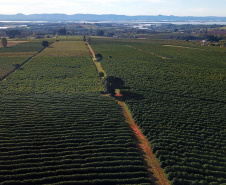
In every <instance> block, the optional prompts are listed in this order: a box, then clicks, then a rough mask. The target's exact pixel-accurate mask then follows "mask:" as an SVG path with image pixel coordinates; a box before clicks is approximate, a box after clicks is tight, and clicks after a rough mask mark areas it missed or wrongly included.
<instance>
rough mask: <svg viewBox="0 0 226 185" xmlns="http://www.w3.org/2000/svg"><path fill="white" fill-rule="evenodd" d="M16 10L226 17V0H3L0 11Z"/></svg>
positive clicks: (15, 11)
mask: <svg viewBox="0 0 226 185" xmlns="http://www.w3.org/2000/svg"><path fill="white" fill-rule="evenodd" d="M17 13H23V14H41V13H63V14H68V15H72V14H79V13H81V14H87V13H88V14H117V15H159V14H161V15H175V16H221V17H226V0H34V1H33V0H0V14H17Z"/></svg>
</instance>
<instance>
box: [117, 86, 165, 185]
mask: <svg viewBox="0 0 226 185" xmlns="http://www.w3.org/2000/svg"><path fill="white" fill-rule="evenodd" d="M115 96H116V97H117V98H118V104H119V105H120V107H121V108H122V113H123V115H124V116H125V118H126V119H127V121H128V123H129V124H130V128H131V130H132V131H133V133H134V134H135V136H136V140H137V141H138V148H139V150H140V153H141V155H142V157H143V160H144V162H145V165H146V167H147V169H148V172H149V176H150V177H151V179H152V180H153V181H154V182H153V184H158V185H169V182H168V181H167V180H166V178H165V177H164V175H163V171H162V169H161V167H160V166H159V164H158V162H157V159H156V158H155V155H154V153H153V152H152V150H151V147H150V145H149V142H148V140H147V139H146V137H145V136H144V135H143V133H142V132H141V130H140V129H139V127H138V126H137V125H136V123H135V122H134V119H133V118H132V116H131V114H130V112H129V110H128V108H127V106H126V104H125V102H124V101H123V95H122V94H121V93H120V92H119V90H116V95H115Z"/></svg>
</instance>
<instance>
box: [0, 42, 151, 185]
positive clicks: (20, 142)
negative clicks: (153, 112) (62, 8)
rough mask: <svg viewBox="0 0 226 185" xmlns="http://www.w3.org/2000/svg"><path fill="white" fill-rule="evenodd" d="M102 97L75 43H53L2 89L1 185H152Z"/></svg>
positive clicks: (112, 106) (82, 48) (111, 103)
mask: <svg viewBox="0 0 226 185" xmlns="http://www.w3.org/2000/svg"><path fill="white" fill-rule="evenodd" d="M60 48H62V50H63V52H60ZM7 49H8V48H7ZM18 50H19V49H18ZM12 52H13V51H12ZM67 54H68V55H67ZM100 91H102V86H101V82H100V78H99V77H98V73H97V70H96V68H95V66H94V64H93V63H92V61H91V54H90V53H89V50H88V48H87V46H86V45H85V43H84V42H81V41H77V40H76V39H75V41H67V40H64V41H58V42H55V43H53V44H52V45H51V46H50V47H48V48H46V49H45V50H43V51H42V52H41V53H40V54H38V55H36V56H35V57H34V58H33V59H31V60H30V61H29V62H27V63H26V64H24V65H23V66H22V69H21V70H17V71H16V72H14V73H13V74H11V75H10V76H9V77H8V78H7V79H5V80H4V81H2V82H1V83H0V94H1V95H0V101H1V104H0V115H1V116H0V118H1V119H0V128H1V129H0V135H1V137H0V166H1V168H0V184H1V185H6V184H7V185H9V184H10V185H16V184H55V185H60V184H152V183H151V180H150V178H149V177H148V174H147V169H146V168H145V166H144V165H143V161H142V158H141V156H140V154H139V151H138V149H137V147H136V143H135V141H134V139H133V135H132V133H131V131H130V129H129V125H128V124H127V123H126V122H125V120H124V118H123V116H122V115H121V112H120V111H119V108H118V104H117V102H116V101H115V99H114V98H111V97H104V96H102V95H101V94H100Z"/></svg>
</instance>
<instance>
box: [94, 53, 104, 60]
mask: <svg viewBox="0 0 226 185" xmlns="http://www.w3.org/2000/svg"><path fill="white" fill-rule="evenodd" d="M95 57H96V59H97V61H101V60H102V59H103V56H102V55H101V54H100V53H97V54H96V55H95Z"/></svg>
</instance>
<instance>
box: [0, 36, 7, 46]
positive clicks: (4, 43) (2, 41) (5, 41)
mask: <svg viewBox="0 0 226 185" xmlns="http://www.w3.org/2000/svg"><path fill="white" fill-rule="evenodd" d="M1 43H2V46H3V47H4V48H6V47H7V40H6V38H2V40H1Z"/></svg>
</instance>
